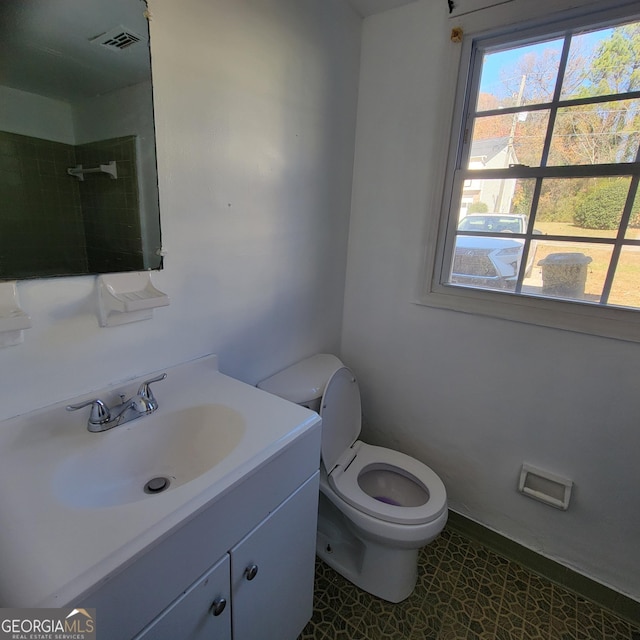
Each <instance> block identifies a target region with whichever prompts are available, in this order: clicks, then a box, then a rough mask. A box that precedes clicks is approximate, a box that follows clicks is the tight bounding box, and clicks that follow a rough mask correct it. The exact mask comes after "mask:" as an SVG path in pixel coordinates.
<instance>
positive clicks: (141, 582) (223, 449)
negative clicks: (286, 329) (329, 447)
mask: <svg viewBox="0 0 640 640" xmlns="http://www.w3.org/2000/svg"><path fill="white" fill-rule="evenodd" d="M166 372H167V374H168V375H167V379H166V380H165V381H162V382H159V383H157V384H156V386H155V387H154V391H155V395H156V398H157V400H158V403H159V408H158V410H157V411H156V412H155V413H154V414H151V415H149V416H144V417H142V418H140V419H138V420H135V421H134V422H131V423H127V424H125V425H122V426H118V427H115V428H113V429H111V430H110V431H107V432H104V433H89V432H88V431H87V428H86V420H87V417H88V410H87V412H84V413H83V412H81V411H77V412H74V413H68V412H66V411H64V404H63V403H61V404H60V405H55V406H53V407H47V408H45V409H42V410H39V411H36V412H34V413H33V414H29V415H26V416H19V417H17V418H13V419H11V420H7V421H4V422H3V423H2V424H1V425H0V476H1V477H0V480H3V479H5V478H11V486H12V487H13V489H12V491H10V492H9V491H7V489H6V488H7V487H8V486H9V485H8V482H3V483H2V486H3V487H5V488H4V489H3V490H2V491H1V492H0V518H1V520H2V523H3V526H2V528H1V529H0V606H2V607H67V606H68V607H84V608H95V610H96V630H97V635H98V637H102V638H109V640H131V639H132V638H135V639H136V640H143V639H144V640H173V639H175V638H180V639H181V640H194V639H200V638H215V639H216V640H228V639H231V638H233V639H234V640H250V639H254V638H255V639H256V640H258V639H260V640H266V639H267V638H277V639H278V640H295V638H296V637H297V636H298V634H299V633H300V632H301V630H302V628H303V627H304V625H305V624H306V622H307V621H308V620H309V619H310V617H311V612H312V604H313V574H314V561H315V536H316V518H317V500H318V467H319V459H320V419H319V417H318V416H317V414H315V413H313V412H311V411H308V410H306V409H304V408H302V407H298V406H297V405H294V404H291V403H288V402H285V401H283V400H281V399H278V398H276V397H274V396H272V395H270V394H268V393H265V392H262V391H260V390H258V389H256V388H254V387H251V386H249V385H246V384H243V383H241V382H238V381H237V380H234V379H232V378H229V377H227V376H224V375H223V374H220V373H219V372H218V371H217V362H216V359H215V357H208V358H203V359H201V360H197V361H195V362H191V363H187V364H184V365H180V366H178V367H173V368H170V369H166ZM156 373H157V372H156ZM152 375H154V374H153V373H151V374H147V375H146V376H140V377H138V378H136V379H134V380H132V381H129V382H127V383H121V384H119V385H114V387H113V388H111V389H107V390H102V391H101V392H100V393H97V394H93V395H95V396H100V397H101V398H103V399H105V401H106V402H114V401H117V398H118V396H119V395H121V394H124V395H126V396H127V397H129V396H130V395H131V393H132V390H135V388H137V386H138V385H139V384H140V383H141V382H142V381H144V379H145V378H148V377H150V376H152ZM90 399H91V396H90V395H87V396H86V397H82V398H78V399H74V402H75V401H76V400H77V401H78V402H83V401H86V400H90ZM154 435H155V436H156V437H155V438H154ZM5 474H7V475H5ZM151 475H153V476H158V475H160V476H162V477H164V478H167V479H168V481H169V485H168V488H166V489H165V490H164V491H162V492H160V493H157V494H148V493H145V492H144V490H143V487H144V481H145V479H146V478H148V477H149V476H151ZM27 505H28V506H27ZM5 523H6V526H5Z"/></svg>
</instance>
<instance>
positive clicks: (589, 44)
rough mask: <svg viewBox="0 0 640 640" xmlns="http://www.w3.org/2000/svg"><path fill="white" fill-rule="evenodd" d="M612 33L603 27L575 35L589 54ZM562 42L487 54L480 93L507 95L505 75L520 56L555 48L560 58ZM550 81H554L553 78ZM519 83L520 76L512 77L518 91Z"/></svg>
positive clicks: (557, 40)
mask: <svg viewBox="0 0 640 640" xmlns="http://www.w3.org/2000/svg"><path fill="white" fill-rule="evenodd" d="M611 33H612V29H601V30H599V31H593V32H590V33H585V34H580V35H576V36H574V41H578V42H579V43H580V45H581V46H582V47H584V53H585V54H589V53H591V52H593V51H594V50H595V49H596V47H597V46H598V44H599V43H600V42H602V41H603V40H605V39H606V38H608V37H609V35H610V34H611ZM562 43H563V39H562V38H560V39H556V40H551V41H546V42H541V43H539V44H533V45H526V46H523V47H518V48H515V49H508V50H506V51H498V52H495V53H488V54H485V56H484V58H483V63H482V76H481V82H480V93H492V94H493V95H496V96H498V97H500V98H503V97H506V96H507V95H508V91H507V89H506V87H505V86H504V82H503V77H508V75H507V74H508V72H509V70H513V71H514V72H515V69H516V66H517V62H518V60H519V59H520V58H522V57H524V56H525V55H528V54H531V53H534V54H538V55H539V54H541V53H542V52H543V51H545V50H546V49H552V50H555V51H556V52H557V56H556V57H557V58H559V57H560V52H561V50H562ZM575 45H576V42H574V43H572V47H574V46H575ZM556 69H557V67H556ZM503 70H504V71H503ZM554 80H555V79H554ZM549 81H550V82H552V80H551V79H550V80H549ZM519 83H520V78H519V77H512V79H511V83H510V84H511V85H512V88H513V91H516V92H517V89H518V86H519Z"/></svg>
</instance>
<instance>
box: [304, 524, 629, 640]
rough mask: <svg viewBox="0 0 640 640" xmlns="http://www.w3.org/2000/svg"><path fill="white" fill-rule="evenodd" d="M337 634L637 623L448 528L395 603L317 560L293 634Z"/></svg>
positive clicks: (400, 637) (590, 632)
mask: <svg viewBox="0 0 640 640" xmlns="http://www.w3.org/2000/svg"><path fill="white" fill-rule="evenodd" d="M339 639H344V640H471V639H473V640H480V639H482V640H490V639H495V640H640V628H635V627H633V626H632V625H631V624H629V623H628V622H626V621H625V620H622V619H621V618H619V617H617V616H616V615H614V614H613V613H610V612H609V611H606V610H604V609H602V608H600V607H599V606H597V605H594V604H592V603H590V602H588V601H586V600H584V599H582V598H580V597H578V596H576V595H574V594H573V593H571V592H569V591H567V590H566V589H564V588H562V587H558V586H556V585H553V584H552V583H551V582H549V581H548V580H546V579H544V578H541V577H539V576H537V575H536V574H534V573H532V572H530V571H529V570H527V569H524V568H522V567H521V566H520V565H517V564H515V563H513V562H511V561H509V560H506V559H505V558H502V557H500V556H498V555H496V554H495V553H493V552H492V551H490V550H488V549H486V548H485V547H483V546H482V545H480V544H478V543H477V542H474V541H471V540H469V539H467V538H465V537H463V536H461V535H460V534H459V533H457V532H455V531H452V530H451V529H449V528H447V529H445V531H444V532H443V534H442V535H441V536H440V537H439V538H438V539H437V540H435V541H434V542H433V543H431V545H429V546H428V547H426V548H425V549H423V550H422V551H421V553H420V561H419V567H418V584H417V586H416V589H415V591H414V592H413V594H412V595H411V596H410V597H409V598H408V599H407V600H405V601H404V602H401V603H399V604H395V605H394V604H390V603H387V602H385V601H383V600H380V599H379V598H376V597H374V596H371V595H369V594H367V593H364V592H363V591H361V590H359V589H357V588H356V587H354V586H353V585H352V584H351V583H349V582H348V581H347V580H345V579H344V578H342V576H340V575H338V574H337V573H336V572H335V571H333V570H332V569H331V568H329V567H328V566H327V565H326V564H324V563H323V562H322V561H320V560H317V562H316V590H315V602H314V613H313V618H312V619H311V622H309V624H308V625H307V626H306V627H305V629H304V631H303V632H302V634H301V635H300V637H299V639H298V640H339Z"/></svg>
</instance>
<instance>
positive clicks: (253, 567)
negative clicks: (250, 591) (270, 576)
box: [244, 564, 258, 580]
mask: <svg viewBox="0 0 640 640" xmlns="http://www.w3.org/2000/svg"><path fill="white" fill-rule="evenodd" d="M257 573H258V565H257V564H250V565H249V566H248V567H247V568H246V569H245V570H244V575H245V576H246V578H247V580H253V579H254V578H255V577H256V575H257Z"/></svg>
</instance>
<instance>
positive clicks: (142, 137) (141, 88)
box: [0, 0, 162, 280]
mask: <svg viewBox="0 0 640 640" xmlns="http://www.w3.org/2000/svg"><path fill="white" fill-rule="evenodd" d="M145 11H146V5H145V3H144V2H143V0H1V2H0V60H2V64H1V65H0V280H14V279H21V278H35V277H50V276H62V275H78V274H90V273H111V272H118V271H140V270H143V269H158V268H160V267H161V260H162V259H161V256H160V247H161V244H160V215H159V207H158V190H157V172H156V154H155V136H154V123H153V100H152V86H151V65H150V55H149V28H148V22H147V18H146V15H145Z"/></svg>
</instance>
